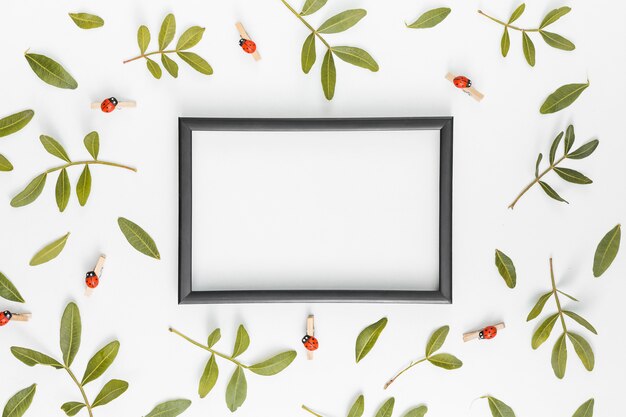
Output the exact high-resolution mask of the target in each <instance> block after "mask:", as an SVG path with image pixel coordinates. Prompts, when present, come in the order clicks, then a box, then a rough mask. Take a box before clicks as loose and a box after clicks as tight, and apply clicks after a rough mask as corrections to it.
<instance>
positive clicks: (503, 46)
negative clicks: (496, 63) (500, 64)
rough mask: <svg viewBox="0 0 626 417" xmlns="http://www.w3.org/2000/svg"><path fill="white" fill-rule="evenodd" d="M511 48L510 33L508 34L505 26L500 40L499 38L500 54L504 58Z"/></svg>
mask: <svg viewBox="0 0 626 417" xmlns="http://www.w3.org/2000/svg"><path fill="white" fill-rule="evenodd" d="M510 48H511V35H509V28H507V27H505V28H504V32H503V33H502V40H500V51H501V52H502V56H503V57H505V58H506V56H507V55H508V54H509V49H510Z"/></svg>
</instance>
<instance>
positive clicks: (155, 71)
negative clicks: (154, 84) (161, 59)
mask: <svg viewBox="0 0 626 417" xmlns="http://www.w3.org/2000/svg"><path fill="white" fill-rule="evenodd" d="M146 66H147V67H148V71H150V74H152V76H153V77H154V78H156V79H157V80H158V79H160V78H161V76H162V75H163V71H161V67H160V66H159V64H157V63H156V62H154V61H153V60H151V59H150V58H146Z"/></svg>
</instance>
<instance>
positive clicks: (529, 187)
mask: <svg viewBox="0 0 626 417" xmlns="http://www.w3.org/2000/svg"><path fill="white" fill-rule="evenodd" d="M565 158H567V155H563V156H562V157H561V159H559V160H558V161H556V162H555V163H553V164H550V166H549V167H548V168H547V169H546V170H545V171H543V172H542V173H541V174H539V176H538V177H537V178H535V179H534V180H533V181H532V182H531V183H530V184H528V185H527V186H526V187H524V189H523V190H522V192H521V193H519V194H518V196H517V197H515V200H513V202H512V203H511V204H509V208H510V209H511V210H513V208H514V207H515V204H517V202H518V201H519V199H520V198H522V196H523V195H524V194H526V192H527V191H528V190H530V189H531V188H532V186H533V185H535V184H538V183H539V180H541V178H543V176H544V175H546V174H547V173H548V172H550V171H552V170H553V169H554V168H555V167H556V166H557V165H558V164H560V163H561V162H562V161H563V160H564V159H565Z"/></svg>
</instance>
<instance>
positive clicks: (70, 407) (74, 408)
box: [61, 401, 86, 417]
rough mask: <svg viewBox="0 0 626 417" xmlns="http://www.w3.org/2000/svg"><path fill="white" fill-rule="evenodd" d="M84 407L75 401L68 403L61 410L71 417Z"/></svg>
mask: <svg viewBox="0 0 626 417" xmlns="http://www.w3.org/2000/svg"><path fill="white" fill-rule="evenodd" d="M85 407H86V405H85V404H83V403H79V402H77V401H69V402H66V403H65V404H63V405H62V406H61V410H63V412H64V413H65V414H66V415H68V416H70V417H72V416H75V415H76V414H78V413H79V412H80V410H82V409H83V408H85Z"/></svg>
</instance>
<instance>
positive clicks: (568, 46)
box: [539, 30, 576, 51]
mask: <svg viewBox="0 0 626 417" xmlns="http://www.w3.org/2000/svg"><path fill="white" fill-rule="evenodd" d="M539 33H540V34H541V37H542V38H543V40H544V41H545V42H546V43H547V44H548V45H550V46H551V47H553V48H556V49H562V50H564V51H573V50H574V49H576V45H574V44H573V43H572V42H571V41H570V40H569V39H566V38H564V37H563V36H561V35H559V34H558V33H552V32H547V31H545V30H540V31H539Z"/></svg>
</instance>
